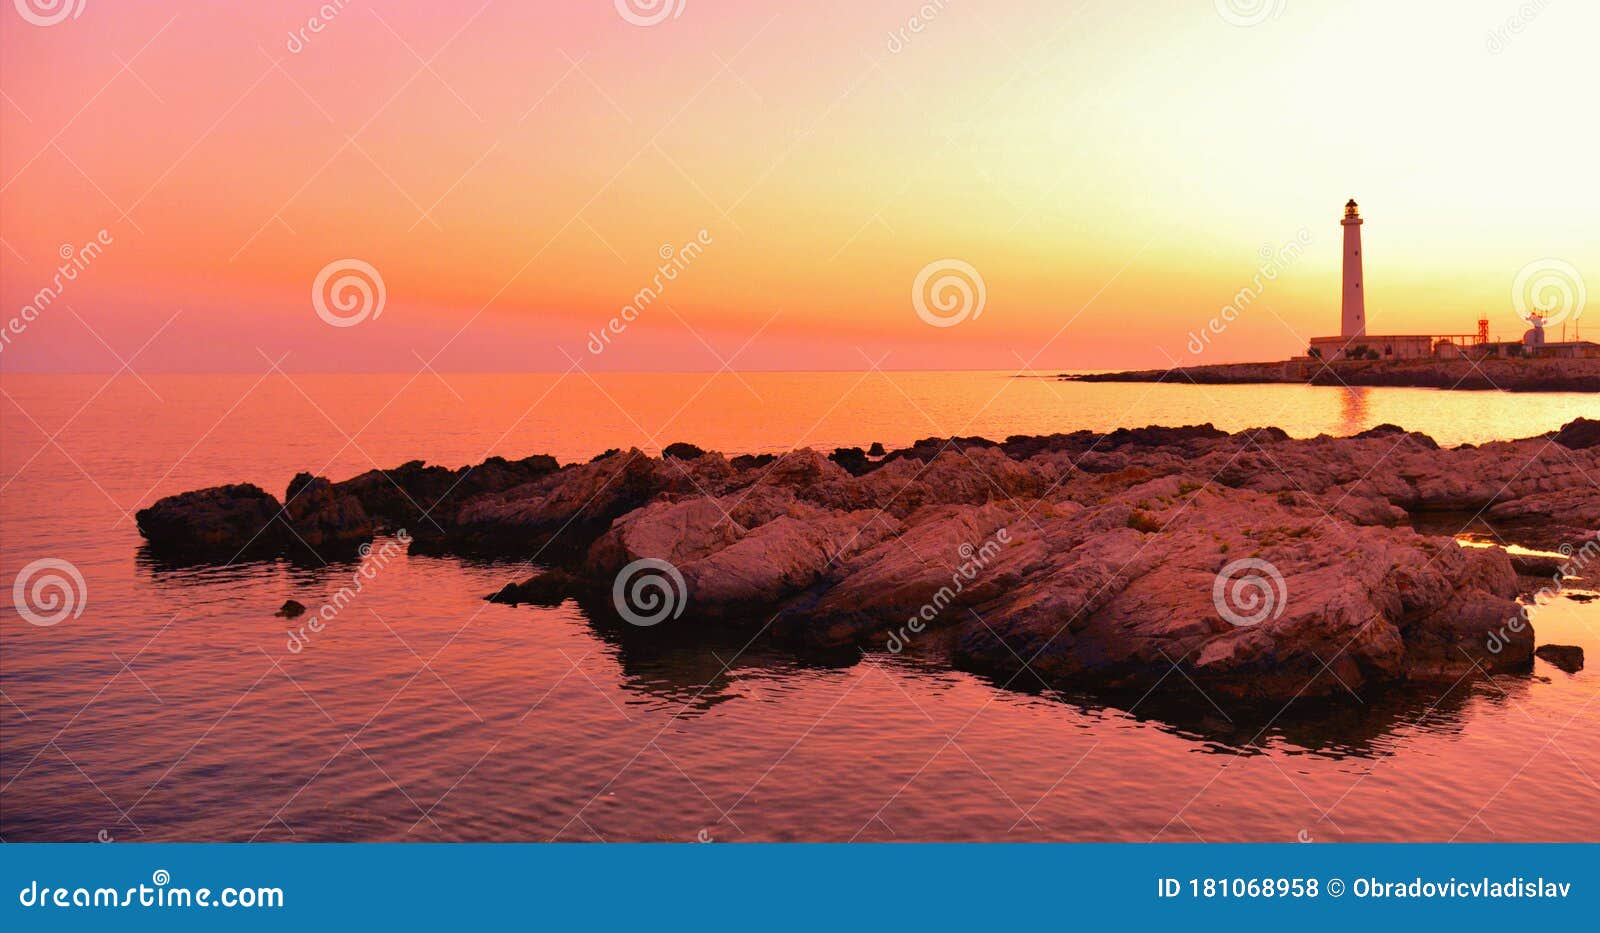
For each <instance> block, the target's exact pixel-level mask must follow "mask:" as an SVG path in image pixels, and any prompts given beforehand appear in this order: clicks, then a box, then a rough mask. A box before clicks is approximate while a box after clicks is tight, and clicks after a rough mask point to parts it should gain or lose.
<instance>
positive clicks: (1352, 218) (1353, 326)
mask: <svg viewBox="0 0 1600 933" xmlns="http://www.w3.org/2000/svg"><path fill="white" fill-rule="evenodd" d="M1340 224H1341V225H1343V227H1344V300H1343V301H1342V302H1341V303H1340V312H1341V314H1340V319H1339V336H1340V337H1345V338H1350V337H1365V336H1366V335H1367V302H1366V299H1365V298H1364V297H1363V294H1362V290H1361V211H1360V209H1359V208H1357V207H1356V201H1355V198H1351V199H1350V200H1349V201H1346V202H1345V205H1344V220H1342V221H1340Z"/></svg>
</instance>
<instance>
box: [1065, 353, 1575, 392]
mask: <svg viewBox="0 0 1600 933" xmlns="http://www.w3.org/2000/svg"><path fill="white" fill-rule="evenodd" d="M1058 378H1060V379H1063V380H1066V381H1071V382H1176V383H1185V384H1199V385H1252V384H1260V383H1300V384H1306V385H1325V386H1339V385H1344V386H1387V387H1412V388H1425V389H1461V390H1477V391H1486V390H1502V391H1506V392H1600V359H1526V360H1521V359H1485V360H1474V361H1469V360H1340V361H1337V362H1333V363H1323V362H1321V361H1315V360H1286V361H1283V362H1278V363H1215V364H1210V365H1204V366H1177V367H1173V368H1172V369H1147V370H1135V371H1130V372H1119V373H1074V374H1068V373H1063V374H1062V375H1060V376H1059V377H1058Z"/></svg>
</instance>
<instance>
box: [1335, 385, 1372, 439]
mask: <svg viewBox="0 0 1600 933" xmlns="http://www.w3.org/2000/svg"><path fill="white" fill-rule="evenodd" d="M1371 395H1372V390H1371V389H1369V388H1367V387H1366V386H1341V387H1340V389H1339V427H1338V429H1337V430H1335V431H1334V432H1333V433H1334V434H1335V435H1337V436H1339V437H1345V436H1348V435H1351V434H1359V433H1361V432H1362V431H1365V430H1366V429H1367V428H1370V427H1372V422H1371V420H1370V419H1371V417H1372V414H1371V409H1372V399H1371Z"/></svg>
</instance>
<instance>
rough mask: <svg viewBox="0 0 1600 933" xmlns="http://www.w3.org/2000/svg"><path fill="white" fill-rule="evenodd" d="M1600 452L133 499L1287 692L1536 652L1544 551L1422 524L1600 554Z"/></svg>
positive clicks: (1079, 446) (183, 555)
mask: <svg viewBox="0 0 1600 933" xmlns="http://www.w3.org/2000/svg"><path fill="white" fill-rule="evenodd" d="M1591 477H1600V422H1595V421H1587V420H1582V419H1580V420H1579V421H1575V422H1573V423H1571V424H1569V425H1566V426H1565V427H1563V428H1562V429H1561V430H1560V431H1559V432H1554V433H1553V434H1551V435H1549V436H1546V437H1537V438H1528V439H1524V440H1519V441H1507V442H1498V443H1492V444H1485V445H1482V446H1476V447H1475V446H1471V445H1464V446H1461V447H1456V448H1448V449H1442V448H1440V447H1439V446H1438V445H1437V444H1436V443H1434V442H1433V441H1432V440H1431V439H1430V438H1428V437H1426V436H1424V435H1421V434H1414V433H1407V432H1405V431H1403V430H1401V429H1399V428H1396V427H1392V426H1383V427H1379V428H1375V429H1373V430H1371V431H1367V432H1364V433H1362V434H1359V435H1356V436H1354V437H1348V438H1332V437H1326V436H1323V437H1317V438H1312V439H1305V440H1298V439H1293V438H1290V437H1288V436H1287V435H1286V434H1284V432H1282V431H1280V430H1278V429H1276V428H1261V429H1254V430H1248V431H1242V432H1239V433H1236V434H1228V433H1225V432H1222V431H1219V430H1217V429H1215V428H1213V427H1211V426H1210V425H1199V426H1189V427H1179V428H1162V427H1149V428H1141V429H1134V430H1127V429H1123V430H1118V431H1113V432H1111V433H1108V434H1098V433H1093V432H1087V431H1083V432H1076V433H1072V434H1057V435H1050V436H1019V437H1012V438H1008V439H1007V440H1005V441H1004V442H995V441H991V440H987V439H984V438H951V439H928V440H924V441H919V442H918V443H916V444H914V445H912V446H911V447H907V448H903V449H900V450H893V451H881V448H877V447H874V448H873V449H872V450H871V451H870V452H869V451H864V450H862V449H860V448H850V449H841V450H836V451H834V452H833V453H832V454H831V455H828V454H823V453H820V452H817V451H814V450H809V449H802V450H795V451H790V452H788V453H785V454H782V455H777V456H775V455H771V454H762V455H743V456H735V457H731V458H730V457H725V456H723V455H722V454H719V453H714V452H711V453H708V452H704V451H701V450H699V449H698V448H695V447H692V446H690V445H687V444H677V445H672V446H671V447H669V448H667V450H666V451H664V455H663V456H661V457H651V456H648V455H646V454H644V453H642V452H641V451H639V450H636V449H635V450H626V451H621V450H618V451H608V452H607V453H606V454H603V455H601V456H599V457H596V458H595V459H594V460H592V461H590V462H588V463H575V464H567V465H560V464H558V463H557V462H556V461H555V460H554V459H553V458H550V457H545V456H536V457H528V458H526V459H523V460H515V461H510V460H505V459H502V458H491V459H490V460H488V461H486V462H484V463H483V464H479V465H477V466H475V467H463V468H460V469H454V470H452V469H448V468H444V467H431V466H426V465H424V464H423V463H421V462H412V463H407V464H404V465H402V466H400V467H398V468H396V469H394V470H389V471H381V472H380V471H376V470H374V471H369V472H367V473H364V474H361V475H360V476H357V477H355V478H353V479H350V480H345V481H343V482H330V481H328V480H327V479H324V478H321V477H313V476H310V475H308V474H300V475H297V476H296V477H295V478H294V479H293V480H292V481H291V482H290V484H289V486H288V489H287V490H286V497H285V501H284V502H282V503H280V502H279V500H278V499H277V498H276V497H274V496H272V495H271V494H270V493H268V492H266V491H265V490H262V489H260V488H259V487H255V486H250V485H232V486H221V487H214V488H211V489H206V490H199V491H195V492H190V493H183V494H180V495H176V496H169V497H167V498H164V499H162V500H160V501H158V502H156V503H155V504H154V505H152V506H150V507H149V508H146V509H144V510H141V511H140V512H139V513H138V522H139V528H140V531H141V533H142V534H143V535H144V536H145V538H146V539H147V542H148V547H149V549H150V551H151V553H152V554H153V555H155V556H159V557H161V558H162V559H165V560H182V561H192V562H232V561H234V560H239V559H246V558H251V559H255V558H262V557H274V556H285V557H289V558H291V559H317V560H323V561H333V560H341V559H349V558H351V557H352V556H354V555H355V554H356V553H357V551H358V549H359V548H360V547H361V545H363V544H365V543H367V542H369V541H370V540H371V539H372V538H373V537H374V536H375V535H382V534H389V533H396V532H397V531H398V530H400V529H405V530H406V531H407V532H408V535H409V537H410V539H411V542H412V543H411V547H412V549H413V551H414V552H422V553H435V554H492V555H496V556H502V557H511V558H516V559H521V560H527V561H529V562H530V563H531V564H533V565H535V566H537V567H540V568H542V570H541V572H540V573H538V574H536V575H534V576H533V577H532V578H531V579H528V580H526V581H522V582H517V581H512V582H509V583H508V584H507V586H506V587H505V588H504V589H502V590H501V591H500V592H498V593H495V594H493V595H492V596H491V597H490V598H492V599H494V600H496V601H500V602H508V603H535V604H544V605H553V604H556V603H558V602H560V601H561V600H563V599H567V598H576V599H578V600H579V601H580V603H581V604H582V605H583V606H584V607H585V608H586V609H587V610H588V611H590V612H591V613H605V614H609V615H611V616H612V617H613V621H621V622H624V623H633V625H635V626H639V627H641V628H643V627H648V626H651V625H655V624H661V625H665V626H671V627H672V629H673V630H674V631H675V632H682V631H683V630H684V629H685V628H688V629H691V630H692V628H693V627H695V626H718V627H734V628H737V629H743V630H746V631H748V632H749V633H750V634H751V636H752V637H759V636H767V637H772V638H775V639H778V640H781V641H783V642H785V643H792V644H796V645H802V646H812V647H820V648H830V647H839V646H852V645H865V646H874V647H878V648H880V649H881V648H887V649H888V650H890V651H898V650H901V648H903V647H904V646H906V645H908V644H915V643H916V642H917V641H918V640H919V639H922V638H926V637H931V635H930V634H929V633H930V632H931V630H934V629H938V630H941V631H940V635H941V637H945V638H951V639H953V643H954V645H955V648H954V652H953V657H954V662H955V663H956V664H957V665H958V666H960V667H962V668H966V669H970V670H974V671H979V672H983V673H987V674H991V675H994V676H997V677H1007V678H1010V677H1013V676H1015V675H1018V674H1023V673H1027V674H1029V679H1030V680H1031V679H1033V678H1035V677H1036V678H1037V679H1038V680H1039V681H1040V682H1042V683H1044V684H1047V685H1050V686H1059V687H1062V688H1063V689H1074V690H1084V689H1124V688H1126V689H1133V690H1156V689H1158V688H1160V689H1162V690H1176V689H1184V690H1192V689H1193V688H1192V687H1190V686H1189V685H1188V684H1186V683H1185V681H1192V682H1193V683H1194V684H1196V685H1199V686H1200V687H1201V688H1202V689H1203V690H1205V691H1206V692H1207V693H1208V694H1212V693H1214V694H1216V695H1219V696H1226V697H1230V698H1236V699H1239V700H1259V701H1263V702H1272V703H1280V702H1286V701H1290V700H1292V699H1295V698H1301V697H1314V698H1332V699H1338V698H1341V697H1348V696H1350V695H1351V694H1354V695H1357V696H1361V697H1366V696H1368V695H1371V694H1373V693H1375V692H1377V691H1381V690H1383V689H1386V688H1388V687H1390V686H1394V685H1397V684H1401V683H1405V682H1428V683H1432V682H1437V681H1441V680H1442V681H1444V682H1445V683H1446V684H1448V683H1450V682H1452V681H1455V680H1458V679H1460V678H1463V677H1466V676H1471V675H1474V674H1476V673H1477V672H1478V671H1480V670H1482V671H1486V672H1497V671H1519V670H1526V669H1528V667H1529V666H1530V665H1531V663H1532V657H1533V653H1534V638H1533V632H1532V629H1531V627H1529V626H1528V625H1527V623H1526V621H1525V616H1524V613H1523V605H1522V604H1521V603H1519V601H1518V599H1519V596H1523V595H1525V594H1526V593H1528V592H1529V591H1530V590H1531V589H1532V588H1533V586H1534V585H1535V584H1536V582H1537V581H1531V580H1530V578H1529V577H1526V576H1524V577H1520V578H1519V576H1518V570H1519V569H1521V570H1522V571H1523V572H1524V573H1527V572H1528V571H1529V566H1530V565H1529V564H1528V562H1527V560H1526V559H1525V558H1524V559H1519V560H1521V566H1519V567H1514V566H1513V562H1512V559H1511V557H1510V556H1508V554H1507V553H1506V551H1505V550H1504V549H1503V548H1500V547H1486V548H1469V547H1462V546H1460V545H1459V544H1458V543H1457V542H1456V541H1455V540H1454V539H1453V538H1451V537H1450V536H1448V535H1441V534H1431V533H1424V532H1419V531H1418V530H1417V529H1416V527H1414V526H1417V525H1421V526H1423V527H1426V526H1427V524H1428V522H1427V519H1428V518H1429V517H1430V516H1433V517H1437V516H1441V515H1452V514H1466V515H1468V516H1472V515H1477V516H1480V517H1481V520H1482V521H1485V522H1487V523H1488V524H1489V526H1490V527H1491V528H1493V529H1494V530H1495V532H1496V533H1497V535H1499V536H1501V537H1502V543H1504V542H1511V541H1514V542H1516V543H1518V544H1521V545H1524V546H1527V547H1532V548H1538V549H1544V550H1547V551H1549V552H1551V553H1556V554H1561V555H1563V556H1564V557H1570V561H1571V562H1581V563H1588V562H1589V561H1591V560H1592V561H1594V562H1595V565H1596V567H1595V568H1594V569H1600V541H1597V539H1596V533H1597V529H1600V489H1597V488H1596V485H1595V483H1594V481H1593V480H1592V479H1591ZM1580 566H1581V564H1580ZM1536 569H1543V565H1542V564H1541V565H1539V567H1538V568H1536ZM1558 569H1559V568H1558Z"/></svg>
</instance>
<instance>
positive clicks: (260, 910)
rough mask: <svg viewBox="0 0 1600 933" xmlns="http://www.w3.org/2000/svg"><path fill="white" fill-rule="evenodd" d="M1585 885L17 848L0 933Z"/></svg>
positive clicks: (1386, 866) (914, 857) (934, 861)
mask: <svg viewBox="0 0 1600 933" xmlns="http://www.w3.org/2000/svg"><path fill="white" fill-rule="evenodd" d="M1597 868H1600V846H1595V845H1377V844H1371V845H1368V844H1360V845H1331V844H1309V845H1296V844H1249V845H1201V844H1172V845H1161V844H1155V845H1118V844H1082V845H1057V844H1033V845H1026V844H1022V845H926V844H883V845H784V844H752V845H728V844H711V845H695V844H684V845H669V844H655V845H650V844H607V845H601V844H595V845H579V844H569V845H559V844H558V845H548V844H544V845H537V844H530V845H492V844H484V845H477V844H471V845H440V844H429V845H382V844H313V845H276V844H271V845H269V844H257V845H228V844H149V845H140V844H121V843H119V844H109V845H96V844H78V845H34V844H27V845H6V846H0V877H3V879H4V905H5V906H4V908H3V909H0V928H4V929H6V930H25V929H26V930H31V929H102V928H104V927H106V926H114V927H116V928H118V929H147V928H148V929H179V928H193V929H231V928H235V927H238V928H258V929H275V928H278V929H281V928H293V929H296V930H305V929H323V928H331V927H342V928H359V929H381V928H382V925H383V924H391V925H394V926H396V927H399V928H406V929H411V928H416V927H420V926H424V925H428V924H438V925H440V926H441V928H453V927H455V926H458V925H460V924H462V923H464V922H474V921H480V920H493V921H497V922H502V923H510V924H515V925H516V928H519V929H527V928H546V927H550V928H561V929H570V928H575V927H577V928H588V929H629V930H639V929H649V930H662V929H671V930H679V929H681V930H697V931H704V930H707V929H716V928H718V927H722V926H724V925H727V924H733V923H736V924H739V925H740V926H741V927H753V928H757V929H774V928H775V929H823V928H835V927H839V928H850V929H857V928H863V927H881V928H885V929H906V928H910V927H927V928H933V929H948V928H955V927H969V928H975V927H981V928H989V927H994V926H1004V927H1008V928H1030V927H1031V928H1041V929H1060V928H1063V927H1064V926H1068V925H1070V926H1072V927H1083V926H1086V925H1088V924H1091V923H1100V922H1103V923H1111V924H1116V925H1117V926H1119V927H1128V928H1139V927H1142V926H1144V925H1146V924H1155V923H1163V924H1173V923H1183V924H1193V923H1198V924H1203V925H1205V926H1207V927H1209V926H1212V925H1220V924H1222V923H1238V922H1249V923H1261V922H1279V923H1289V924H1294V925H1295V926H1294V927H1293V929H1296V930H1306V929H1324V928H1326V929H1340V930H1344V931H1346V933H1348V930H1349V929H1350V924H1351V923H1352V922H1357V923H1382V924H1385V925H1389V924H1395V923H1407V922H1412V923H1414V922H1448V923H1450V924H1451V925H1452V927H1453V928H1457V929H1460V928H1467V929H1473V928H1503V925H1504V924H1506V923H1508V922H1517V923H1538V922H1543V921H1562V922H1577V923H1581V924H1583V925H1584V926H1588V925H1590V923H1592V920H1593V918H1594V917H1595V916H1597V915H1600V914H1597V910H1600V896H1597V893H1596V892H1597V889H1600V880H1597V879H1600V872H1597ZM1463 925H1464V926H1463Z"/></svg>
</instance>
